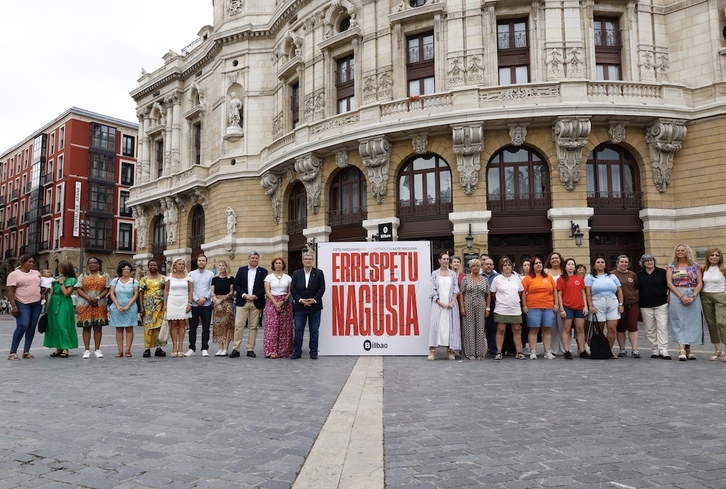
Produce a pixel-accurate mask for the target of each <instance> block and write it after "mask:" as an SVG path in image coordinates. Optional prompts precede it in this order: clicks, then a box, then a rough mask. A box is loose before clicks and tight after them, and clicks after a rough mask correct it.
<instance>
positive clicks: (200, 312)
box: [189, 305, 212, 351]
mask: <svg viewBox="0 0 726 489" xmlns="http://www.w3.org/2000/svg"><path fill="white" fill-rule="evenodd" d="M200 319H201V320H202V350H209V325H210V324H211V323H212V306H211V305H209V306H192V317H191V318H189V349H190V350H193V351H197V327H198V326H199V320H200Z"/></svg>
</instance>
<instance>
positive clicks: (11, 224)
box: [6, 217, 18, 228]
mask: <svg viewBox="0 0 726 489" xmlns="http://www.w3.org/2000/svg"><path fill="white" fill-rule="evenodd" d="M17 225H18V218H17V217H11V218H10V219H8V224H7V226H6V227H8V228H10V227H15V226H17Z"/></svg>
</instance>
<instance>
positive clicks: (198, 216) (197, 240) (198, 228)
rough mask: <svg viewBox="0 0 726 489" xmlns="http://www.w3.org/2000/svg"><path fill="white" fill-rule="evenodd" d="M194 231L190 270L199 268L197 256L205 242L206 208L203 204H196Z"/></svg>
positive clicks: (190, 238)
mask: <svg viewBox="0 0 726 489" xmlns="http://www.w3.org/2000/svg"><path fill="white" fill-rule="evenodd" d="M191 228H192V233H191V236H189V247H190V248H191V249H192V256H191V263H190V265H189V266H190V270H196V269H197V258H198V257H199V255H201V254H202V244H203V243H204V208H203V207H202V206H201V205H196V206H194V211H193V213H192V226H191Z"/></svg>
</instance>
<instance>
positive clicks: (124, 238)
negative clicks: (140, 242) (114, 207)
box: [118, 222, 134, 251]
mask: <svg viewBox="0 0 726 489" xmlns="http://www.w3.org/2000/svg"><path fill="white" fill-rule="evenodd" d="M133 236H134V226H133V224H130V223H128V222H122V223H120V224H119V225H118V249H119V250H120V251H133V249H132V248H133V246H132V245H133Z"/></svg>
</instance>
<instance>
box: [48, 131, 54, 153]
mask: <svg viewBox="0 0 726 489" xmlns="http://www.w3.org/2000/svg"><path fill="white" fill-rule="evenodd" d="M53 153H55V133H53V134H51V135H50V151H48V154H49V155H52V154H53Z"/></svg>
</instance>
